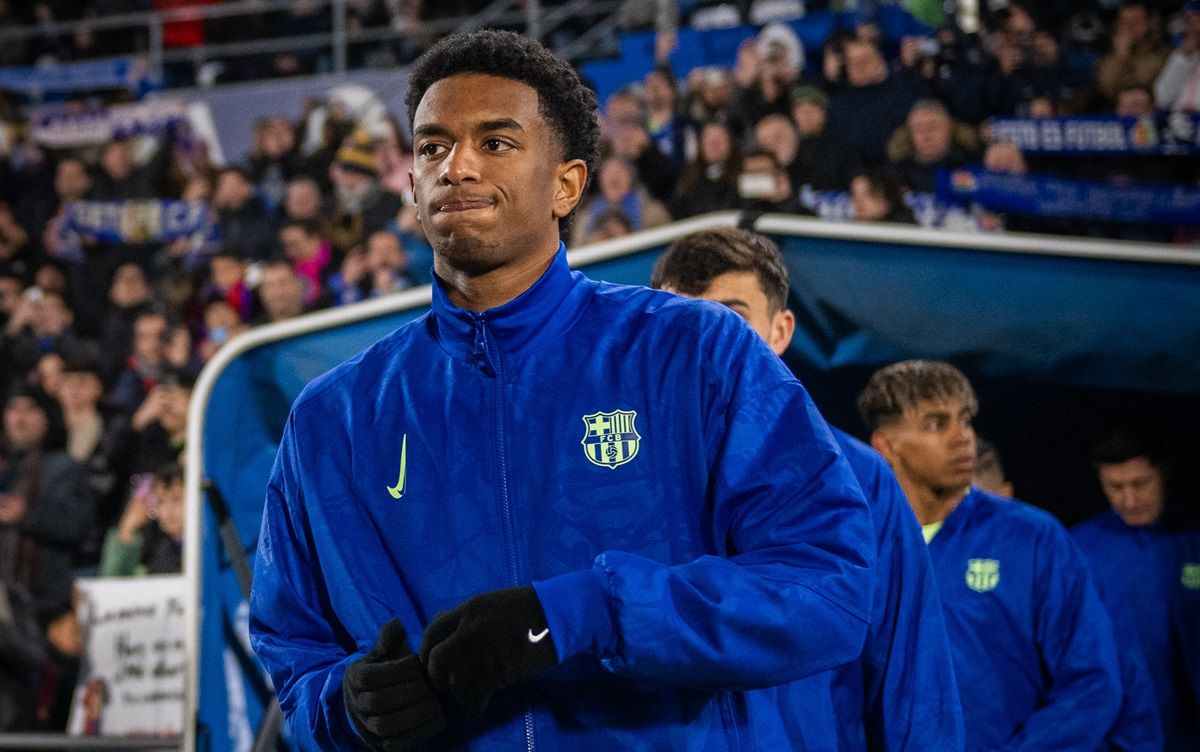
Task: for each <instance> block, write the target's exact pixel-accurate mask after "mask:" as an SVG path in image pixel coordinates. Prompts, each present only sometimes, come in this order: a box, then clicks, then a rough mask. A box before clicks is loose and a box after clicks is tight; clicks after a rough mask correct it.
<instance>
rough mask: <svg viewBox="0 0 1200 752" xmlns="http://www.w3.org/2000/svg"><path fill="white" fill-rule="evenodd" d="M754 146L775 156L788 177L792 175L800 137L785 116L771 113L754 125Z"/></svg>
mask: <svg viewBox="0 0 1200 752" xmlns="http://www.w3.org/2000/svg"><path fill="white" fill-rule="evenodd" d="M754 145H755V146H756V147H757V148H759V149H763V150H765V151H769V152H771V154H773V155H774V156H775V161H776V162H778V163H779V165H780V166H781V167H783V169H784V170H786V171H787V172H788V175H789V176H791V175H792V174H793V170H794V169H795V168H794V166H793V163H794V162H795V161H796V151H797V149H798V148H799V145H800V137H799V136H798V135H797V133H796V126H795V125H794V124H793V123H792V119H791V118H790V117H789V116H787V115H779V114H777V113H772V114H770V115H767V116H766V117H764V118H763V119H762V120H759V121H758V122H757V123H755V124H754Z"/></svg>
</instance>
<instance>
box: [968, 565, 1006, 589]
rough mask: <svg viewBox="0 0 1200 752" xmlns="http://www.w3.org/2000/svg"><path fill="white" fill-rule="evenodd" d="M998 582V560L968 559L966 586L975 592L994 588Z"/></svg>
mask: <svg viewBox="0 0 1200 752" xmlns="http://www.w3.org/2000/svg"><path fill="white" fill-rule="evenodd" d="M999 584H1000V562H999V561H997V560H996V559H968V560H967V587H969V588H971V589H972V590H974V591H975V592H977V593H986V592H988V591H989V590H995V589H996V586H997V585H999Z"/></svg>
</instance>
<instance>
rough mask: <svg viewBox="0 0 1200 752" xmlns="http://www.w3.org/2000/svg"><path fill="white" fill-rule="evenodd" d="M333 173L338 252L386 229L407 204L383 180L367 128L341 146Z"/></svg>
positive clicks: (332, 237) (334, 234) (333, 234)
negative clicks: (382, 183) (388, 189)
mask: <svg viewBox="0 0 1200 752" xmlns="http://www.w3.org/2000/svg"><path fill="white" fill-rule="evenodd" d="M329 177H330V178H331V179H332V180H333V189H334V195H335V207H334V217H333V226H332V230H331V235H330V242H331V243H332V245H333V248H334V250H335V251H336V252H337V253H338V255H344V254H345V253H346V251H348V250H349V249H351V248H353V247H354V246H356V245H359V244H361V243H363V242H365V241H366V239H367V237H368V236H370V235H371V233H373V232H378V231H379V230H383V229H385V228H386V227H387V226H388V223H389V222H391V221H392V220H394V219H395V218H396V215H397V214H398V213H399V212H400V208H401V207H402V206H403V205H404V201H403V199H401V198H400V197H399V196H397V195H396V194H394V193H389V192H388V191H385V190H384V189H383V186H382V185H381V184H380V182H379V169H378V165H377V163H376V161H375V138H374V137H373V136H372V135H371V134H370V133H368V132H367V131H365V130H361V129H360V130H356V131H355V132H354V133H352V134H351V135H350V137H349V138H348V139H347V140H346V143H345V144H344V145H343V146H342V147H341V148H340V149H338V151H337V159H336V161H335V162H334V164H333V167H331V168H330V172H329Z"/></svg>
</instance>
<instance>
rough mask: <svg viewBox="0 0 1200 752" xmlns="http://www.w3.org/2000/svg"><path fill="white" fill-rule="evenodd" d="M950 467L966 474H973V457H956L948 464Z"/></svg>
mask: <svg viewBox="0 0 1200 752" xmlns="http://www.w3.org/2000/svg"><path fill="white" fill-rule="evenodd" d="M950 465H951V466H952V467H953V468H954V469H955V470H960V471H962V472H968V473H971V472H975V457H974V456H967V457H956V458H955V459H954V460H953V461H952V462H951V463H950Z"/></svg>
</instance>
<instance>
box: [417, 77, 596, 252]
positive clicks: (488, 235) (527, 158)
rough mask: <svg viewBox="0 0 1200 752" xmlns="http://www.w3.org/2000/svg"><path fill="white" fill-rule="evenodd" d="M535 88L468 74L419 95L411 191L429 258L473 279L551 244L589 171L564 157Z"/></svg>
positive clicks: (440, 83) (542, 250)
mask: <svg viewBox="0 0 1200 752" xmlns="http://www.w3.org/2000/svg"><path fill="white" fill-rule="evenodd" d="M538 104H539V102H538V93H537V91H536V90H535V89H534V88H533V87H531V86H528V85H526V84H523V83H521V82H519V81H514V80H512V79H508V78H501V77H498V76H489V75H484V74H476V73H468V74H459V75H455V76H450V77H449V78H444V79H442V80H440V81H438V82H437V83H435V84H434V85H433V86H431V87H429V90H428V91H426V92H425V96H423V97H422V98H421V103H420V104H419V105H418V106H417V112H416V116H415V118H414V122H413V133H414V137H413V141H414V143H413V152H414V163H413V167H412V183H413V195H414V199H415V201H416V205H417V210H418V212H419V216H420V219H421V225H422V226H423V227H424V229H425V234H426V236H428V238H429V240H430V242H431V243H432V245H433V248H434V251H435V252H436V253H437V256H438V259H437V262H438V263H439V264H441V263H447V264H449V265H450V267H451V268H453V269H455V270H458V271H460V272H466V273H467V274H470V275H481V274H485V273H487V272H489V271H493V270H495V269H498V268H500V267H503V266H506V265H508V264H510V263H512V262H513V261H515V260H518V259H521V258H523V257H525V256H527V255H529V254H544V253H545V252H546V251H547V250H552V249H553V248H555V247H557V245H558V219H559V218H560V217H563V216H566V215H567V214H568V213H569V212H570V211H571V209H573V208H574V207H575V204H576V203H577V202H578V201H579V197H580V194H581V192H582V189H583V183H584V182H585V180H586V176H587V170H586V167H585V166H584V163H583V162H582V161H580V160H570V161H567V162H564V161H562V159H561V155H562V146H561V145H560V144H559V143H558V140H557V139H556V138H555V137H554V135H553V133H552V131H551V129H550V126H549V124H548V123H547V122H546V120H545V118H544V117H543V116H542V114H541V112H540V110H539V108H538Z"/></svg>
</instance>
